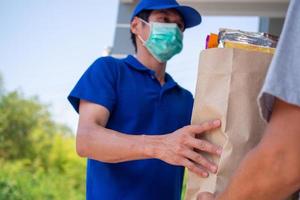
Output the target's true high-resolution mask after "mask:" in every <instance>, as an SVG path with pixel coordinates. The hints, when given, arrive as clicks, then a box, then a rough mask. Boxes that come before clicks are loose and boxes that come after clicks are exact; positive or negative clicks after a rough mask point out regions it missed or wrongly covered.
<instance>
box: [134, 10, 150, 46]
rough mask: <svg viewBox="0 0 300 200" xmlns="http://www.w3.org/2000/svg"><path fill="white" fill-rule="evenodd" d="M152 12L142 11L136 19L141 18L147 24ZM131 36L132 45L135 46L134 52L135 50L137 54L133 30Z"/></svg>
mask: <svg viewBox="0 0 300 200" xmlns="http://www.w3.org/2000/svg"><path fill="white" fill-rule="evenodd" d="M151 12H152V10H142V11H141V12H140V13H139V14H137V15H136V17H138V18H141V19H143V20H145V21H146V22H148V20H149V17H150V15H151ZM130 34H131V40H132V44H133V46H134V50H135V52H137V45H136V35H135V34H134V33H132V31H131V30H130Z"/></svg>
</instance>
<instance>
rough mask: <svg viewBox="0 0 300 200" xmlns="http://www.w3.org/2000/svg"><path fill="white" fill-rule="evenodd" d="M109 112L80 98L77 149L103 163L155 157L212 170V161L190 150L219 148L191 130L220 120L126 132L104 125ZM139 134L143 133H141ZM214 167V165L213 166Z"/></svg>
mask: <svg viewBox="0 0 300 200" xmlns="http://www.w3.org/2000/svg"><path fill="white" fill-rule="evenodd" d="M109 116H110V113H109V111H108V109H106V108H105V107H103V106H100V105H97V104H94V103H90V102H87V101H81V102H80V107H79V125H78V131H77V152H78V154H79V155H80V156H82V157H88V158H91V159H94V160H99V161H103V162H107V163H118V162H124V161H130V160H139V159H147V158H157V159H160V160H163V161H165V162H167V163H169V164H173V165H179V166H185V167H187V168H189V169H190V170H191V171H193V172H195V173H197V174H198V175H200V176H207V172H206V170H204V169H208V170H209V171H212V172H216V169H214V164H212V163H211V162H210V161H208V160H207V159H205V158H204V157H203V156H201V155H199V154H198V153H196V152H194V151H193V148H196V149H199V150H201V151H205V152H209V153H213V154H220V153H221V152H220V149H219V148H218V147H216V146H214V145H212V144H210V143H208V142H206V141H204V140H199V139H195V134H201V133H204V132H205V131H208V130H212V129H215V128H218V127H219V126H220V121H215V122H208V123H204V124H202V125H194V126H186V127H184V128H182V129H179V130H177V131H175V132H173V133H170V134H167V135H159V136H146V135H129V134H123V133H120V132H117V131H113V130H110V129H107V128H105V127H106V124H107V122H108V119H109ZM141 134H143V133H141ZM215 167H216V166H215Z"/></svg>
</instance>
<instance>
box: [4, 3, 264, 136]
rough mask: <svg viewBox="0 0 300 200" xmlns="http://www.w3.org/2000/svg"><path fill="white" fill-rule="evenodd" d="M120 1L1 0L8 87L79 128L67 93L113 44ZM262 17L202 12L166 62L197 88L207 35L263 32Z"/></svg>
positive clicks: (170, 70) (179, 77)
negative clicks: (223, 30)
mask: <svg viewBox="0 0 300 200" xmlns="http://www.w3.org/2000/svg"><path fill="white" fill-rule="evenodd" d="M118 3H119V2H118V0H109V1H107V0H84V1H82V0H63V1H61V0H26V1H22V0H0V73H1V74H2V76H3V79H4V85H5V88H6V90H7V91H12V90H19V91H21V92H23V94H24V95H25V96H26V97H31V96H38V97H39V99H40V101H41V102H43V103H44V104H47V105H49V110H50V112H51V113H52V116H53V119H54V120H56V121H57V122H60V123H64V124H66V125H68V126H69V127H70V128H72V129H73V130H74V131H75V130H76V126H77V120H78V116H77V114H76V112H75V111H74V110H73V109H72V107H71V105H70V104H69V103H68V101H67V96H68V94H69V92H70V91H71V89H72V88H73V87H74V85H75V84H76V82H77V81H78V79H79V78H80V76H81V75H82V74H83V72H84V71H85V70H86V69H87V68H88V67H89V65H90V64H91V63H93V61H94V60H96V59H97V58H99V57H101V55H102V52H103V50H104V49H105V48H106V47H108V46H112V45H113V40H114V32H115V26H116V17H117V13H118ZM258 22H259V18H258V17H228V16H227V17H213V16H209V17H208V16H203V22H202V24H201V25H200V26H198V27H196V28H192V29H188V30H186V31H185V33H184V50H183V51H182V53H181V54H179V55H177V56H175V57H174V58H173V59H172V60H171V61H170V62H169V63H168V65H167V72H168V73H170V74H171V75H172V76H173V78H174V79H175V81H176V82H178V83H179V84H180V85H181V86H182V87H184V88H186V89H188V90H189V91H191V92H192V93H193V94H194V92H195V86H196V79H197V77H196V76H197V68H198V59H199V54H200V52H201V50H203V49H204V46H205V44H204V42H205V38H206V35H207V34H209V33H211V32H215V33H218V29H219V28H221V27H222V28H223V27H225V28H237V29H241V30H245V31H258Z"/></svg>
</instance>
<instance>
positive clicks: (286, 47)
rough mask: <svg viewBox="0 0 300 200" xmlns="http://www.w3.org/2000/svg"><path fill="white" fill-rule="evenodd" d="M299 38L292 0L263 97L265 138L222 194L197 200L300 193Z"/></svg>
mask: <svg viewBox="0 0 300 200" xmlns="http://www.w3.org/2000/svg"><path fill="white" fill-rule="evenodd" d="M299 35H300V1H299V0H291V1H290V7H289V10H288V14H287V18H286V22H285V25H284V28H283V32H282V35H281V39H280V42H279V44H278V48H277V51H276V54H275V57H274V59H273V61H272V64H271V66H270V69H269V72H268V74H267V78H266V81H265V84H264V87H263V89H262V91H261V95H260V98H259V100H260V106H261V109H262V113H263V116H264V117H265V119H267V120H269V124H268V126H267V128H266V130H265V134H264V137H263V139H262V141H261V142H260V144H259V145H258V146H257V147H256V148H255V149H253V150H252V151H251V152H249V153H248V155H247V156H246V157H245V159H244V160H243V162H242V163H241V164H240V166H239V169H238V170H237V172H236V174H235V176H234V177H232V180H231V182H230V183H229V186H228V187H227V189H226V190H225V192H224V193H222V194H218V195H217V197H216V198H215V197H214V196H213V195H212V194H207V193H203V194H200V195H199V198H198V199H199V200H213V199H217V200H241V199H242V200H283V199H286V198H287V197H289V196H290V195H292V194H293V193H294V192H296V191H297V190H299V189H300V144H299V141H300V38H299ZM241 131H242V130H241ZM297 199H298V198H297Z"/></svg>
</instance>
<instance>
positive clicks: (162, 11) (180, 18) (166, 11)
mask: <svg viewBox="0 0 300 200" xmlns="http://www.w3.org/2000/svg"><path fill="white" fill-rule="evenodd" d="M159 13H160V14H166V15H168V14H170V13H171V11H168V10H160V12H159ZM178 16H179V21H180V22H181V23H184V20H183V18H182V17H181V16H180V14H179V13H178Z"/></svg>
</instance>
